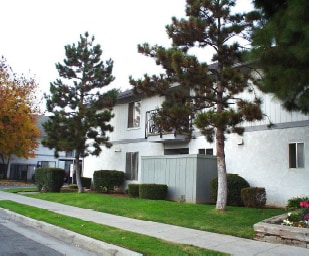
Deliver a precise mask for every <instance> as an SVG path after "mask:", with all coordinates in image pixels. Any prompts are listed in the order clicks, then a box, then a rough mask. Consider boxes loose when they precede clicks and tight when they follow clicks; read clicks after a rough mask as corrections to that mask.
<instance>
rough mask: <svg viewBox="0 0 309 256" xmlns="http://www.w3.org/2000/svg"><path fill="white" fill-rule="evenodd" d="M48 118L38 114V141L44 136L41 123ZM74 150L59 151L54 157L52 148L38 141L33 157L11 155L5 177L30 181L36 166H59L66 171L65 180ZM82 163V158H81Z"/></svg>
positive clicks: (68, 175)
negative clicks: (56, 156)
mask: <svg viewBox="0 0 309 256" xmlns="http://www.w3.org/2000/svg"><path fill="white" fill-rule="evenodd" d="M47 120H48V116H39V117H38V118H37V125H38V127H39V130H40V138H39V141H40V142H41V140H42V139H43V138H44V137H45V136H46V133H45V131H44V129H43V127H42V124H43V123H44V122H46V121H47ZM73 161H74V152H60V153H59V158H55V156H54V150H51V149H49V148H46V147H43V145H42V144H41V143H39V147H38V148H37V149H36V151H35V158H29V159H25V158H18V157H16V156H15V155H12V156H11V159H10V162H9V167H8V172H7V178H8V179H12V180H23V181H31V180H32V176H33V174H34V173H35V169H36V168H37V167H59V168H63V169H65V171H66V176H67V177H66V180H67V181H69V177H70V168H72V167H71V166H72V165H73ZM81 164H82V160H81Z"/></svg>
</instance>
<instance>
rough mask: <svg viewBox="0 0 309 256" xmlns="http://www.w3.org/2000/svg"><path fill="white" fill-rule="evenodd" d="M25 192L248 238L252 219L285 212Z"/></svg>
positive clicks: (107, 210) (68, 193)
mask: <svg viewBox="0 0 309 256" xmlns="http://www.w3.org/2000/svg"><path fill="white" fill-rule="evenodd" d="M28 196H30V197H35V198H40V199H44V200H49V201H54V202H58V203H63V204H68V205H73V206H77V207H81V208H87V209H94V210H96V211H101V212H106V213H111V214H115V215H120V216H126V217H130V218H136V219H141V220H151V221H157V222H162V223H168V224H173V225H177V226H183V227H188V228H193V229H199V230H205V231H210V232H215V233H221V234H227V235H233V236H237V237H243V238H249V239H252V238H253V235H254V230H253V225H254V224H255V223H257V222H259V221H261V220H263V219H266V218H270V217H273V216H275V215H279V214H282V213H284V212H285V210H284V209H253V208H243V207H227V211H225V212H220V211H217V210H216V209H215V206H214V205H206V204H189V203H178V202H171V201H156V200H143V199H136V198H128V197H116V196H112V195H106V194H98V193H76V192H66V193H39V194H31V195H28Z"/></svg>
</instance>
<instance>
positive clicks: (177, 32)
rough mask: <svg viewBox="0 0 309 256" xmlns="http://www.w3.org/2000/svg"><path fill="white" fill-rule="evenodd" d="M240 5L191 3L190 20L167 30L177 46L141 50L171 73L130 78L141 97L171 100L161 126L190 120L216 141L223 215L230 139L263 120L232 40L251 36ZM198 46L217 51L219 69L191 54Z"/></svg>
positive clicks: (221, 0)
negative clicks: (236, 9)
mask: <svg viewBox="0 0 309 256" xmlns="http://www.w3.org/2000/svg"><path fill="white" fill-rule="evenodd" d="M234 5H235V1H230V0H229V1H227V0H187V5H186V15H187V17H188V18H187V19H180V20H178V19H176V18H175V17H173V18H172V24H171V25H168V26H166V29H167V33H168V36H169V37H170V38H171V39H172V42H173V45H172V47H171V48H168V49H165V48H164V47H161V46H152V47H151V46H149V45H148V44H147V43H145V44H144V45H139V46H138V50H139V52H140V53H142V54H144V55H146V56H149V57H152V58H154V59H155V60H156V64H158V65H161V66H162V67H163V68H164V69H165V74H161V75H159V76H156V75H153V76H148V75H145V76H144V78H143V79H138V80H134V79H133V78H132V77H131V78H130V83H131V84H132V85H133V87H134V90H135V93H146V94H148V95H149V94H150V95H151V94H159V95H165V96H167V95H168V96H167V97H166V99H167V100H166V102H165V103H164V104H163V105H162V110H161V111H159V113H160V114H159V117H161V120H162V121H161V122H160V125H163V126H164V123H166V121H165V120H169V121H170V120H174V124H173V125H174V126H173V127H175V129H176V132H179V129H180V130H181V127H179V126H177V124H178V123H179V122H184V121H185V120H186V122H187V123H188V117H189V116H191V117H194V124H195V126H196V127H197V128H199V129H200V130H201V132H202V133H203V134H204V135H205V137H206V139H207V140H208V141H210V142H212V141H214V140H215V142H216V150H217V153H216V155H217V167H218V184H219V185H218V198H217V204H216V209H218V210H223V211H224V210H225V209H226V203H227V202H226V200H227V180H226V163H225V151H224V141H225V134H226V133H230V132H237V133H239V134H241V133H242V132H243V128H241V127H240V124H241V123H242V122H243V121H254V120H260V119H262V117H263V116H262V113H261V110H260V101H259V99H256V98H255V97H254V96H252V97H251V99H242V98H241V96H240V94H241V93H242V92H244V91H246V90H248V91H249V92H250V91H252V88H253V87H252V84H251V83H250V82H249V80H248V79H249V78H250V72H248V71H246V70H245V68H244V67H243V66H241V65H239V66H238V65H237V64H238V63H239V62H240V61H241V60H240V57H241V55H242V48H241V47H240V45H239V44H238V43H233V42H232V41H231V39H232V38H233V37H235V36H242V35H244V34H246V31H247V29H249V28H250V26H251V25H252V24H250V23H247V21H246V15H244V14H238V13H236V14H232V13H231V8H232V7H234ZM193 47H200V48H205V49H206V48H212V49H213V50H214V51H215V54H214V55H213V58H212V61H213V62H214V63H215V64H213V65H207V63H203V62H200V61H199V60H198V59H197V57H195V56H192V55H190V54H189V52H190V49H191V48H193ZM175 85H178V86H175ZM162 113H164V114H162ZM167 123H168V126H171V123H170V122H167ZM180 132H181V131H180Z"/></svg>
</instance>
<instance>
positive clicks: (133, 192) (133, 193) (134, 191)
mask: <svg viewBox="0 0 309 256" xmlns="http://www.w3.org/2000/svg"><path fill="white" fill-rule="evenodd" d="M128 195H129V197H139V184H129V185H128Z"/></svg>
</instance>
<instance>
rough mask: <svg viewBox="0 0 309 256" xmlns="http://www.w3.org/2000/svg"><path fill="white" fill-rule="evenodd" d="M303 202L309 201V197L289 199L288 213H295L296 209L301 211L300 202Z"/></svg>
mask: <svg viewBox="0 0 309 256" xmlns="http://www.w3.org/2000/svg"><path fill="white" fill-rule="evenodd" d="M303 201H309V196H302V197H293V198H291V199H289V200H288V204H287V206H286V209H287V211H294V210H296V209H300V208H301V207H300V202H303Z"/></svg>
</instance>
